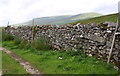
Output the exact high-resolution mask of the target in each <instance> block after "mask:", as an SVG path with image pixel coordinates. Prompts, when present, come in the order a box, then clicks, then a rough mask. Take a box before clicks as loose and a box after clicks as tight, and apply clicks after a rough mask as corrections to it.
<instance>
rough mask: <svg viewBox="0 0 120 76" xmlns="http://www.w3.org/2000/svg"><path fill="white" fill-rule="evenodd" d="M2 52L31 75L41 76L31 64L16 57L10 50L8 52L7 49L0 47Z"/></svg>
mask: <svg viewBox="0 0 120 76" xmlns="http://www.w3.org/2000/svg"><path fill="white" fill-rule="evenodd" d="M0 50H2V51H3V52H5V53H6V54H8V55H9V56H10V57H12V58H13V59H14V60H16V61H17V62H19V64H20V65H22V66H23V68H24V69H25V70H26V71H27V72H28V73H29V74H41V73H40V72H39V71H38V70H37V69H36V68H34V67H32V66H31V65H30V63H29V62H27V61H25V60H23V59H22V58H21V57H19V56H18V55H16V54H15V53H13V52H12V51H10V50H7V49H6V48H3V47H0Z"/></svg>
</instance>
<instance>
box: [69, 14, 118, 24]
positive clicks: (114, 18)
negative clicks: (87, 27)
mask: <svg viewBox="0 0 120 76" xmlns="http://www.w3.org/2000/svg"><path fill="white" fill-rule="evenodd" d="M117 19H118V13H115V14H109V15H105V16H100V17H95V18H90V19H85V20H80V21H77V22H73V23H71V24H77V23H82V24H87V23H101V22H117Z"/></svg>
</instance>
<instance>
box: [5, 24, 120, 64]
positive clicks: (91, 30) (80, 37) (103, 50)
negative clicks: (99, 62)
mask: <svg viewBox="0 0 120 76" xmlns="http://www.w3.org/2000/svg"><path fill="white" fill-rule="evenodd" d="M103 24H104V25H106V24H108V25H107V29H105V28H104V27H103V26H101V25H100V24H94V23H89V24H80V23H78V24H76V25H72V24H66V25H40V26H34V27H33V26H20V27H10V26H9V27H6V29H5V31H6V32H7V33H9V34H12V35H14V36H17V37H21V38H23V39H26V40H32V39H33V34H34V31H35V30H36V33H35V38H39V37H45V38H47V39H48V41H49V43H50V44H51V46H52V47H53V48H54V49H57V50H68V49H71V50H74V51H77V50H78V49H83V50H84V52H85V53H87V54H88V55H89V56H97V57H100V58H101V59H103V60H105V61H106V60H107V57H108V54H109V51H110V47H111V43H112V38H113V34H114V31H115V26H116V25H117V24H116V23H112V22H107V23H103ZM113 61H115V62H120V35H117V36H116V40H115V46H114V49H113V52H112V58H111V62H113Z"/></svg>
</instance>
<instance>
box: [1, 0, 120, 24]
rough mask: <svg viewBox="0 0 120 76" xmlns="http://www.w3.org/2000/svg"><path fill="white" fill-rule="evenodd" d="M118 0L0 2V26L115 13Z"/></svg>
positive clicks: (19, 0)
mask: <svg viewBox="0 0 120 76" xmlns="http://www.w3.org/2000/svg"><path fill="white" fill-rule="evenodd" d="M118 1H119V0H0V26H1V25H2V26H5V25H6V24H7V22H8V21H10V23H11V24H15V23H21V22H24V21H27V20H30V19H32V18H36V17H42V16H53V15H69V14H79V13H85V12H98V13H103V14H109V13H114V12H117V6H118V5H117V4H118Z"/></svg>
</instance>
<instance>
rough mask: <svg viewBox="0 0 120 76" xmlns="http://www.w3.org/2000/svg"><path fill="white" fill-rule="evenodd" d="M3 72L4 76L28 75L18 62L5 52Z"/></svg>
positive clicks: (3, 55)
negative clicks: (6, 75) (13, 75)
mask: <svg viewBox="0 0 120 76" xmlns="http://www.w3.org/2000/svg"><path fill="white" fill-rule="evenodd" d="M2 71H3V74H27V72H26V71H25V70H24V68H23V67H22V66H21V65H20V64H19V63H18V62H16V61H15V60H14V59H12V58H11V57H10V56H9V55H7V54H6V53H4V52H2Z"/></svg>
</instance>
